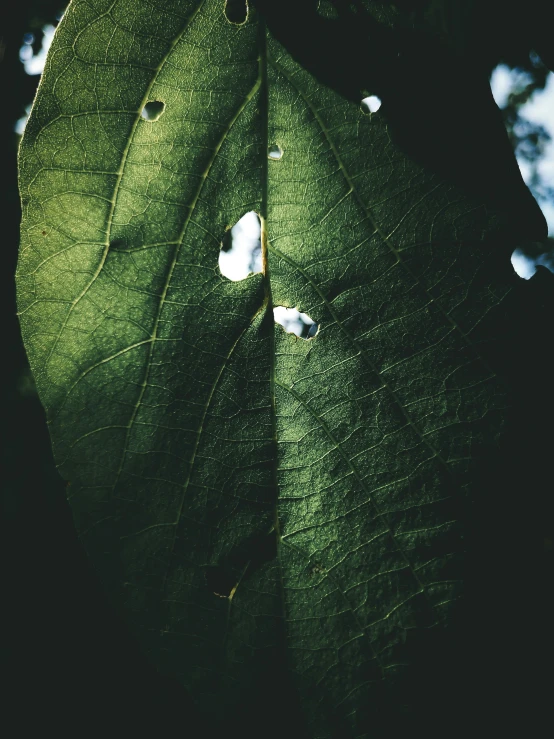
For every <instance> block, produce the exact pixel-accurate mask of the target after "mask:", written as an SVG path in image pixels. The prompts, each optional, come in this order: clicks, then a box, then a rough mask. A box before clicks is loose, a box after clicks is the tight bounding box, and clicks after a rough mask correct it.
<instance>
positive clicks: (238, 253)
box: [219, 210, 262, 282]
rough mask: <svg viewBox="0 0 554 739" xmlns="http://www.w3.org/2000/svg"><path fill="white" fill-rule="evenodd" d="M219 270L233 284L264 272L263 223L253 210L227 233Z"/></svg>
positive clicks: (223, 243)
mask: <svg viewBox="0 0 554 739" xmlns="http://www.w3.org/2000/svg"><path fill="white" fill-rule="evenodd" d="M219 269H220V270H221V274H222V275H223V276H224V277H227V279H229V280H233V282H237V281H238V280H244V279H245V278H246V277H248V275H251V274H252V273H255V272H261V271H262V242H261V223H260V217H259V215H258V214H257V213H256V211H254V210H251V211H249V212H248V213H245V215H243V216H242V218H241V219H240V220H239V221H237V222H236V223H235V225H234V226H233V228H230V229H229V230H228V231H226V232H225V234H224V236H223V238H222V240H221V251H220V252H219Z"/></svg>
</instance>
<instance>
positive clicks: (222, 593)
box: [204, 565, 237, 598]
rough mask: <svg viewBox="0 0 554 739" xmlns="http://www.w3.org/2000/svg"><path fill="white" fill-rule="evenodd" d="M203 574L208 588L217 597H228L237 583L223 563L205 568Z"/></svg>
mask: <svg viewBox="0 0 554 739" xmlns="http://www.w3.org/2000/svg"><path fill="white" fill-rule="evenodd" d="M204 575H205V577H206V583H207V585H208V588H209V589H210V590H211V591H213V594H214V595H217V596H218V597H219V598H228V597H229V596H230V595H231V593H232V592H233V589H234V588H235V586H236V584H237V579H236V576H235V574H234V573H233V572H231V571H230V570H229V569H228V568H226V567H224V566H223V565H216V566H215V567H208V568H206V571H205V573H204Z"/></svg>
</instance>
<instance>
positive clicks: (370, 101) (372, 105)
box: [362, 95, 381, 113]
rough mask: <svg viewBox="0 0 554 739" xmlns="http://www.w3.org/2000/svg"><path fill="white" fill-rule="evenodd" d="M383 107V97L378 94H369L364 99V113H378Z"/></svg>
mask: <svg viewBox="0 0 554 739" xmlns="http://www.w3.org/2000/svg"><path fill="white" fill-rule="evenodd" d="M380 107H381V98H380V97H377V95H368V96H367V97H366V98H364V99H363V100H362V110H363V111H364V113H377V111H378V110H379V108H380Z"/></svg>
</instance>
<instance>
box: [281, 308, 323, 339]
mask: <svg viewBox="0 0 554 739" xmlns="http://www.w3.org/2000/svg"><path fill="white" fill-rule="evenodd" d="M273 317H274V319H275V323H278V324H279V325H280V326H282V327H283V328H284V329H285V331H286V332H287V333H288V334H295V335H296V336H298V337H299V338H300V339H306V340H308V339H313V337H314V336H315V335H316V334H317V332H318V329H319V324H318V323H316V322H315V321H313V320H312V319H311V318H310V316H309V315H308V314H307V313H301V312H300V311H299V310H297V309H296V308H285V307H284V306H283V305H277V306H275V308H274V309H273Z"/></svg>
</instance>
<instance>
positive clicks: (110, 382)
mask: <svg viewBox="0 0 554 739" xmlns="http://www.w3.org/2000/svg"><path fill="white" fill-rule="evenodd" d="M270 15H271V14H270ZM270 20H271V17H270ZM290 22H291V23H292V22H293V19H291V21H290ZM329 22H331V21H329ZM270 25H271V24H270ZM277 26H278V24H277ZM281 30H282V29H281ZM275 33H276V35H277V36H278V37H279V38H281V41H283V43H287V39H286V38H284V37H283V38H282V37H281V32H280V30H279V28H278V27H276V31H275ZM285 36H286V34H285ZM300 56H301V53H300ZM295 57H299V54H297V53H296V52H294V55H291V54H289V53H288V52H287V51H286V49H285V48H284V47H283V46H281V45H280V42H278V41H277V40H276V39H275V38H274V37H273V36H272V34H271V33H270V32H269V31H268V30H267V29H266V26H265V24H264V22H263V21H262V20H261V19H260V15H259V14H258V13H257V12H256V11H255V10H254V9H250V13H249V17H248V20H247V22H246V23H244V24H242V25H237V24H231V23H230V22H229V21H228V20H227V18H226V16H225V14H224V2H223V0H204V1H200V0H167V2H163V3H162V2H157V3H152V4H151V3H149V2H146V1H145V0H140V1H139V0H115V1H113V0H93V1H88V2H85V1H84V0H74V2H73V3H72V4H71V5H70V7H69V9H68V11H67V12H66V14H65V16H64V19H63V21H62V23H61V25H60V27H59V29H58V31H57V34H56V37H55V41H54V44H53V47H52V50H51V53H50V56H49V59H48V62H47V66H46V70H45V74H44V77H43V79H42V81H41V84H40V89H39V93H38V96H37V100H36V103H35V106H34V109H33V112H32V115H31V117H30V120H29V123H28V126H27V130H26V132H25V136H24V139H23V142H22V145H21V152H20V165H21V179H20V186H21V194H22V201H23V207H24V221H23V229H22V247H21V257H20V263H19V270H18V287H19V309H20V313H21V324H22V329H23V335H24V339H25V343H26V347H27V351H28V354H29V358H30V362H31V366H32V369H33V372H34V374H35V377H36V380H37V385H38V389H39V393H40V397H41V399H42V402H43V404H44V405H45V407H46V409H47V413H48V418H49V424H50V432H51V436H52V442H53V446H54V452H55V456H56V460H57V463H58V465H59V467H60V470H61V473H62V475H63V476H64V477H65V478H66V479H67V480H69V481H70V487H69V488H68V490H69V499H70V503H71V507H72V510H73V513H74V519H75V524H76V527H77V530H78V532H79V534H80V536H81V538H82V541H83V544H84V546H85V547H86V549H87V551H88V552H89V554H90V556H91V557H92V559H93V561H94V563H95V565H96V567H97V569H98V571H99V572H100V574H101V577H102V578H103V581H104V583H105V585H106V587H107V588H108V589H109V590H110V591H111V593H112V596H113V598H114V601H115V602H116V603H117V604H118V607H119V608H120V609H121V612H122V613H123V614H124V615H125V617H126V618H127V619H128V621H129V623H130V624H131V625H132V627H133V629H134V631H135V633H136V635H137V636H138V638H139V640H140V641H141V643H142V645H143V647H144V648H145V649H146V650H147V651H148V652H149V654H150V655H151V658H152V660H153V661H154V662H155V663H156V664H157V665H158V666H159V667H160V669H162V670H164V671H167V672H169V673H172V674H176V675H178V677H179V679H180V680H181V681H182V683H183V684H184V685H185V686H186V688H187V689H188V690H189V691H190V692H191V694H192V695H193V696H194V698H195V699H196V700H197V701H198V703H199V705H200V706H201V708H202V709H203V710H204V711H205V712H206V714H207V715H209V714H212V713H213V714H214V715H215V716H216V719H217V720H223V719H226V718H227V719H228V720H231V719H233V717H235V718H236V715H237V712H238V711H239V710H243V709H244V706H245V705H248V702H247V699H246V698H245V696H248V701H252V703H254V704H256V702H260V701H261V705H263V706H270V707H271V708H272V710H274V709H275V707H276V705H278V706H279V711H280V712H281V713H283V715H284V714H285V713H286V711H287V710H289V711H296V708H294V707H292V708H291V706H293V703H294V700H296V699H298V702H299V705H300V706H301V707H302V708H301V713H302V715H303V717H304V718H303V720H304V721H305V726H304V728H302V729H299V732H300V734H299V735H300V736H306V737H311V736H313V737H331V736H337V737H339V736H340V737H347V736H352V737H360V736H366V735H367V736H369V735H370V733H369V729H368V727H369V726H371V725H375V726H380V724H379V723H378V722H379V720H380V719H379V715H380V714H384V715H385V718H384V719H383V721H385V720H386V721H387V722H390V721H391V720H392V714H391V710H392V711H396V710H397V711H399V712H400V713H402V712H405V713H406V714H407V715H409V713H410V711H411V710H412V709H413V708H414V706H413V704H414V702H415V701H416V700H417V696H421V694H423V693H425V690H426V689H427V688H426V687H425V686H427V685H428V684H429V683H427V682H425V680H429V679H430V675H431V673H433V671H434V670H435V669H436V668H437V665H439V664H441V662H440V659H439V661H437V660H436V658H435V657H433V659H431V657H430V653H429V651H428V650H429V645H431V644H433V643H435V642H433V640H435V641H436V644H439V645H444V644H446V643H447V639H446V637H445V636H444V632H445V628H446V627H447V626H448V625H449V623H453V622H455V620H456V618H457V608H458V603H459V599H460V596H461V587H460V586H461V581H462V567H463V564H462V563H463V552H464V548H465V545H464V541H463V537H464V509H465V506H466V501H467V500H468V496H469V498H471V495H472V493H471V489H472V486H475V477H476V474H477V472H476V471H478V470H479V469H480V465H482V460H483V458H484V457H486V455H487V454H488V453H489V452H490V450H491V449H494V448H495V445H496V444H497V441H498V439H499V437H500V435H501V433H502V428H503V424H504V422H505V415H506V408H507V407H509V404H510V398H509V390H508V389H507V387H506V384H505V382H504V381H503V379H502V378H501V377H499V376H498V373H497V372H496V370H495V368H494V367H492V366H491V362H490V356H489V355H490V353H491V351H490V336H491V331H492V329H491V328H490V327H491V326H495V325H497V323H498V320H499V318H498V316H499V315H502V311H503V310H504V308H503V301H504V299H505V297H506V296H507V295H508V294H509V292H510V289H511V284H512V281H513V279H514V278H513V277H512V275H511V274H510V270H509V263H508V258H507V255H504V254H502V259H503V262H502V264H503V265H504V268H499V267H498V264H499V249H498V244H497V241H498V238H499V236H498V235H499V234H503V235H504V236H505V233H506V232H505V230H502V228H501V221H500V220H499V219H498V218H497V216H496V215H495V213H494V212H493V211H492V210H491V209H490V208H488V207H486V206H485V204H484V202H483V200H480V199H479V197H478V194H477V195H476V194H475V193H474V194H473V195H471V194H467V193H466V192H465V191H464V190H463V188H461V187H460V183H459V181H458V182H457V181H452V182H449V181H448V179H445V178H444V176H442V175H440V174H437V171H436V168H435V170H434V169H432V168H430V167H427V166H426V164H425V157H420V159H419V160H418V157H417V156H411V155H410V156H408V155H407V154H406V153H405V152H404V151H403V149H402V142H403V141H406V140H407V139H406V137H405V136H404V137H402V135H396V134H398V133H399V131H398V129H395V128H394V125H392V124H391V123H390V121H389V120H388V119H387V100H386V89H385V90H384V92H383V93H382V94H383V96H384V99H385V104H384V105H383V108H382V110H381V111H379V112H378V113H376V114H373V115H368V114H367V113H366V112H364V110H363V109H362V108H361V107H360V105H359V102H357V101H355V100H352V99H350V98H351V96H350V95H346V94H343V91H341V90H340V89H334V85H333V84H332V81H329V80H327V82H328V84H326V80H325V79H319V78H318V74H317V69H315V70H312V69H310V71H308V70H307V69H306V68H305V66H303V65H302V64H300V63H299V62H298V61H296V60H295ZM300 61H302V60H300ZM308 66H310V65H308ZM367 92H372V90H368V91H367ZM380 92H381V91H380ZM393 92H394V91H393V90H391V94H392V93H393ZM396 94H397V97H398V93H396ZM148 102H159V103H163V110H162V112H161V115H159V117H157V118H156V119H155V120H147V119H145V118H144V117H142V115H141V112H142V111H143V108H144V106H145V105H146V104H147V103H148ZM397 107H398V106H397ZM158 112H159V111H158ZM395 115H396V119H399V118H401V116H399V115H398V110H397V109H396V113H395V108H394V105H391V117H390V120H393V119H395V118H394V116H395ZM410 115H413V110H412V112H411V113H410ZM408 117H409V116H408ZM396 119H395V120H396ZM400 133H401V132H400ZM444 135H445V140H446V139H447V138H448V134H447V133H445V134H444ZM397 139H398V141H399V142H400V143H395V142H396V140H397ZM408 143H409V142H408ZM273 145H278V146H279V147H280V148H281V149H282V152H283V154H282V157H281V158H280V159H271V158H268V150H269V147H271V146H273ZM452 146H453V148H454V149H455V148H456V141H452ZM407 149H410V146H407ZM461 158H463V152H462V157H461ZM454 179H455V178H454ZM251 210H255V211H256V212H257V213H258V214H259V215H260V218H261V221H262V250H263V260H264V269H263V274H254V275H251V276H250V277H248V278H247V279H245V280H243V281H238V282H232V281H230V280H228V279H226V278H225V277H224V276H223V275H222V274H221V273H220V271H219V268H218V256H219V251H220V248H221V240H222V237H223V235H224V233H225V232H226V229H228V228H229V227H230V226H232V225H233V224H234V223H236V222H237V221H238V220H239V219H240V218H241V217H242V216H243V215H244V214H245V213H246V212H248V211H251ZM277 305H280V306H290V307H297V308H298V309H299V310H300V311H304V312H306V313H308V314H309V315H310V316H311V317H312V318H313V319H314V320H315V321H317V322H318V324H319V331H318V333H317V335H316V336H315V337H314V338H311V339H309V340H306V341H305V340H302V339H298V338H296V337H294V336H292V335H291V334H288V333H285V332H284V331H283V329H282V328H281V327H280V326H278V325H276V324H275V323H274V320H273V307H274V306H277ZM446 633H447V630H446ZM430 664H431V665H432V666H431V667H430V666H429V665H430ZM270 677H273V678H276V680H275V682H277V683H279V688H278V690H277V688H275V689H274V688H273V687H272V688H271V691H270V693H271V695H270V698H264V695H265V693H264V685H267V682H268V681H269V679H270ZM435 679H437V680H438V681H439V682H440V676H438V677H437V676H435ZM421 680H423V683H422V684H423V687H422V688H421V690H420V691H419V692H418V685H419V681H421ZM294 696H296V697H297V698H295V697H294ZM414 696H415V697H414ZM264 701H265V702H264ZM273 701H274V702H275V705H274V704H273ZM216 707H217V708H216ZM237 707H238V708H237ZM241 707H242V708H241ZM295 715H296V714H295ZM270 720H272V719H270ZM244 725H245V726H246V723H244ZM245 731H246V729H245ZM377 731H379V730H377ZM381 735H385V734H380V733H377V734H375V736H381Z"/></svg>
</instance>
